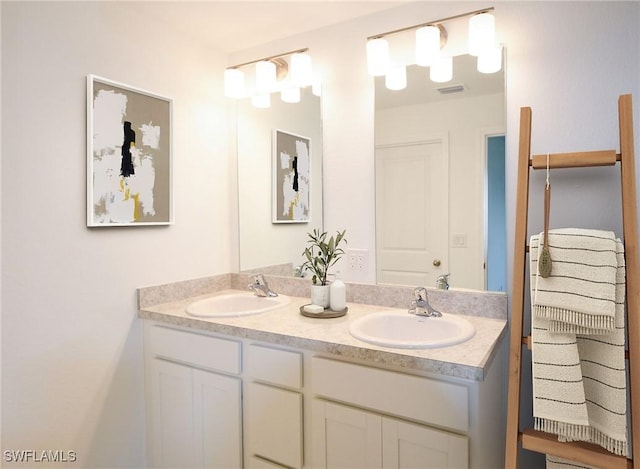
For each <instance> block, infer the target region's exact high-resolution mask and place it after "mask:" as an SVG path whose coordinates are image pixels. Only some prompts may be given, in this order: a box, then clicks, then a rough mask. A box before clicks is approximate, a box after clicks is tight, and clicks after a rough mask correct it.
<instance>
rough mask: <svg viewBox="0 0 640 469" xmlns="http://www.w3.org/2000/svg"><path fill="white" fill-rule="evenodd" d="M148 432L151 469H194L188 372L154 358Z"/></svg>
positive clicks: (190, 388) (183, 367)
mask: <svg viewBox="0 0 640 469" xmlns="http://www.w3.org/2000/svg"><path fill="white" fill-rule="evenodd" d="M150 365H151V375H150V381H151V383H150V384H151V387H150V390H149V394H148V398H149V401H150V412H149V431H150V432H151V438H150V443H151V454H150V456H151V466H152V467H158V468H161V467H194V466H195V461H194V452H193V443H194V433H193V431H194V427H193V405H192V404H193V397H192V389H193V387H192V375H191V368H189V367H186V366H182V365H177V364H175V363H171V362H167V361H164V360H159V359H157V358H154V359H152V360H151V362H150Z"/></svg>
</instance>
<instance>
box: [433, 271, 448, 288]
mask: <svg viewBox="0 0 640 469" xmlns="http://www.w3.org/2000/svg"><path fill="white" fill-rule="evenodd" d="M449 275H451V274H444V275H441V276H440V277H438V278H437V279H436V288H437V289H438V290H448V289H449V279H448V277H449Z"/></svg>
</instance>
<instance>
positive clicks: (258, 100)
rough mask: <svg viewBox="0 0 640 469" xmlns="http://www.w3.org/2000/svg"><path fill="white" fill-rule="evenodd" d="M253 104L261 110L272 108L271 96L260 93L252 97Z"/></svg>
mask: <svg viewBox="0 0 640 469" xmlns="http://www.w3.org/2000/svg"><path fill="white" fill-rule="evenodd" d="M251 104H253V106H254V107H257V108H259V109H266V108H268V107H269V106H271V95H270V94H269V93H258V94H254V95H253V96H251Z"/></svg>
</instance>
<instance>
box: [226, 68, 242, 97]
mask: <svg viewBox="0 0 640 469" xmlns="http://www.w3.org/2000/svg"><path fill="white" fill-rule="evenodd" d="M224 94H225V96H227V97H228V98H241V97H242V96H244V94H245V90H244V72H243V71H242V70H240V69H239V68H228V69H226V70H225V71H224Z"/></svg>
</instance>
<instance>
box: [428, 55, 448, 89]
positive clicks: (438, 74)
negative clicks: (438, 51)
mask: <svg viewBox="0 0 640 469" xmlns="http://www.w3.org/2000/svg"><path fill="white" fill-rule="evenodd" d="M429 78H431V81H435V82H436V83H445V82H447V81H450V80H451V79H452V78H453V57H440V59H438V61H437V62H436V63H434V64H433V65H432V66H431V67H430V68H429Z"/></svg>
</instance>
